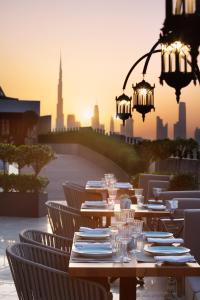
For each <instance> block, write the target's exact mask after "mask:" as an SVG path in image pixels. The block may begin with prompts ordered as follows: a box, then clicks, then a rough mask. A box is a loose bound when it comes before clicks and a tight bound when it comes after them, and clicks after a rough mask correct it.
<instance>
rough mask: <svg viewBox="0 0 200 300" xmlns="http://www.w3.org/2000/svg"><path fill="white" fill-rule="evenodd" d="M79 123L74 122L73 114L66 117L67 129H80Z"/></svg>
mask: <svg viewBox="0 0 200 300" xmlns="http://www.w3.org/2000/svg"><path fill="white" fill-rule="evenodd" d="M80 127H81V123H80V122H78V121H76V117H75V115H73V114H69V115H67V129H76V128H80Z"/></svg>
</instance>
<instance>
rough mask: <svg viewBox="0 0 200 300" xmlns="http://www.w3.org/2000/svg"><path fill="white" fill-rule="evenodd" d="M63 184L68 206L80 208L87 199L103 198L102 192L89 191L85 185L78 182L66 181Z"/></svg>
mask: <svg viewBox="0 0 200 300" xmlns="http://www.w3.org/2000/svg"><path fill="white" fill-rule="evenodd" d="M62 186H63V190H64V194H65V199H66V201H67V205H68V206H71V207H74V208H77V209H80V208H81V204H82V203H83V202H85V201H86V200H102V195H101V193H97V192H88V191H86V189H85V187H84V186H81V185H79V184H77V183H74V182H71V181H66V182H65V183H63V185H62Z"/></svg>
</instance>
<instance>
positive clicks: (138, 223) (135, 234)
mask: <svg viewBox="0 0 200 300" xmlns="http://www.w3.org/2000/svg"><path fill="white" fill-rule="evenodd" d="M143 224H144V221H142V220H134V222H133V224H132V245H131V248H132V249H133V252H138V250H137V249H136V248H137V239H138V238H139V237H140V235H141V234H142V229H143Z"/></svg>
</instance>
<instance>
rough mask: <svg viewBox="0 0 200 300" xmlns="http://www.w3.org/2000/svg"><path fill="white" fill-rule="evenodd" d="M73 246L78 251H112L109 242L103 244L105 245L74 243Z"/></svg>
mask: <svg viewBox="0 0 200 300" xmlns="http://www.w3.org/2000/svg"><path fill="white" fill-rule="evenodd" d="M74 245H75V247H76V248H78V249H101V250H112V245H111V243H110V242H105V243H89V242H88V243H87V242H76V243H75V244H74Z"/></svg>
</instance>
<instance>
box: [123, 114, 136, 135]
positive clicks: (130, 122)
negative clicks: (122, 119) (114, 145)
mask: <svg viewBox="0 0 200 300" xmlns="http://www.w3.org/2000/svg"><path fill="white" fill-rule="evenodd" d="M133 122H134V121H133V118H129V119H128V120H126V123H125V135H126V137H131V138H132V137H133Z"/></svg>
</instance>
